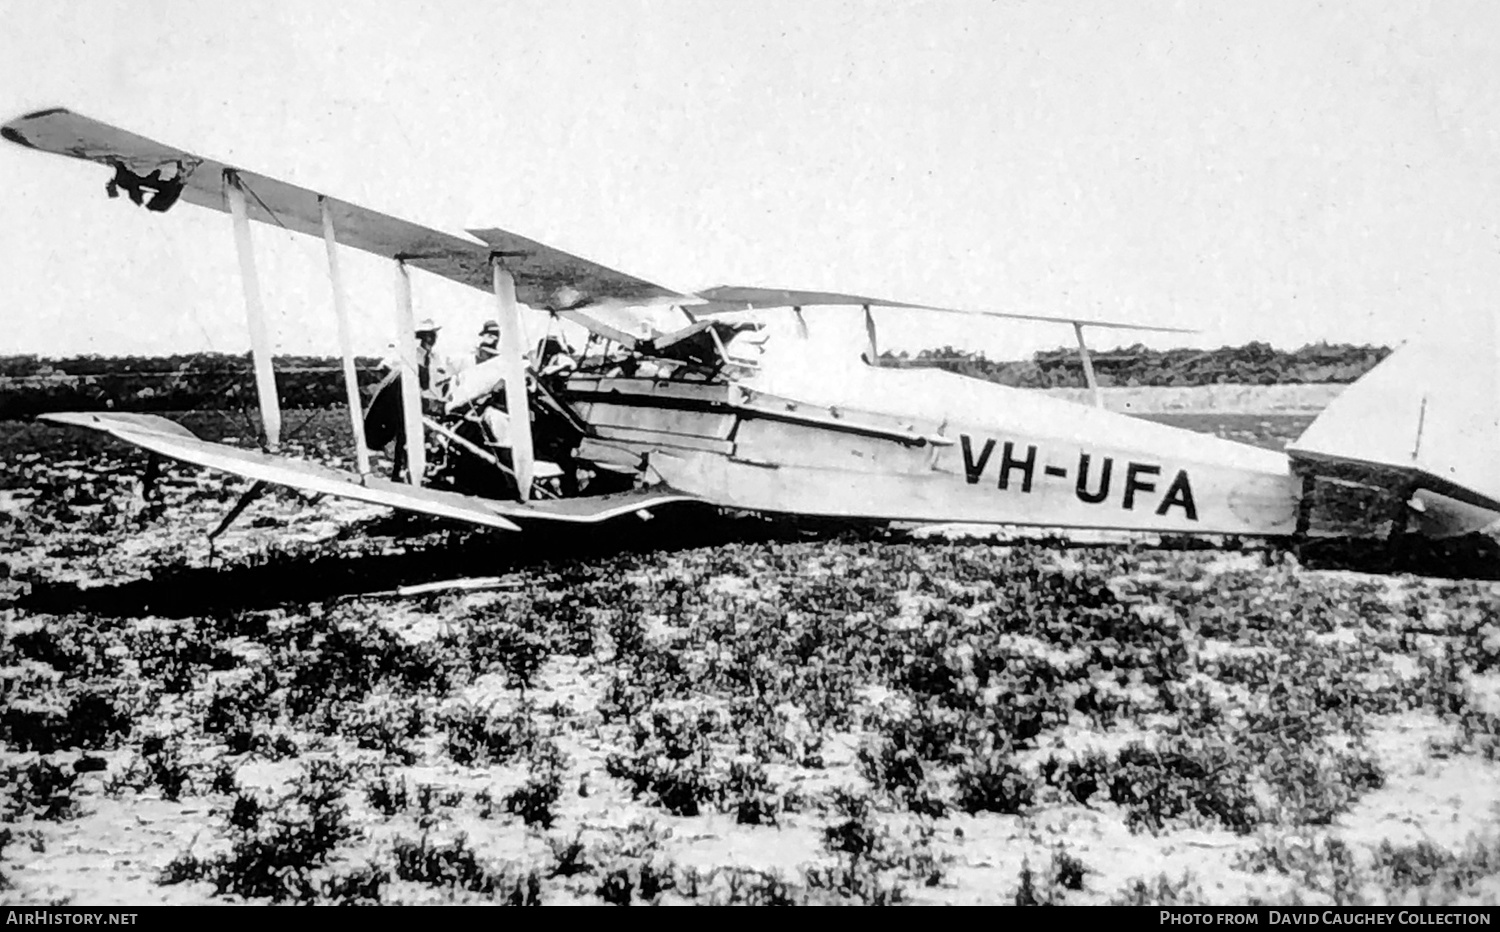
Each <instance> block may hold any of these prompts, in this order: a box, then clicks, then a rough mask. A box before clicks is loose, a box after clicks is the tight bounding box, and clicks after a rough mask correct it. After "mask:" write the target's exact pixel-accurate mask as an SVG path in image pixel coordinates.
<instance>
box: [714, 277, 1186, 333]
mask: <svg viewBox="0 0 1500 932" xmlns="http://www.w3.org/2000/svg"><path fill="white" fill-rule="evenodd" d="M696 296H697V297H698V298H701V299H702V300H703V303H702V304H694V305H691V307H692V312H693V313H694V314H727V313H731V312H734V311H747V310H755V309H758V308H769V307H821V306H835V305H868V306H870V307H894V308H905V309H908V310H917V311H936V312H938V313H941V314H969V315H973V316H976V317H1004V318H1009V319H1012V320H1040V321H1045V322H1047V323H1054V324H1082V325H1084V326H1087V327H1101V328H1105V329H1110V330H1146V331H1154V332H1157V333H1194V332H1196V331H1193V330H1187V329H1183V328H1181V327H1151V326H1143V325H1141V324H1130V323H1123V322H1119V321H1109V320H1094V319H1092V318H1088V317H1059V316H1047V315H1045V314H1016V313H1011V312H1009V311H969V310H961V309H959V308H952V307H933V306H932V305H928V304H908V303H906V302H903V301H889V300H886V299H885V298H867V297H863V296H861V295H853V294H839V293H837V292H827V291H796V290H786V289H782V288H745V287H738V286H731V285H720V286H718V287H716V288H709V289H707V290H706V291H700V292H697V295H696Z"/></svg>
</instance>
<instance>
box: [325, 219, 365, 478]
mask: <svg viewBox="0 0 1500 932" xmlns="http://www.w3.org/2000/svg"><path fill="white" fill-rule="evenodd" d="M318 208H319V212H320V213H321V214H322V215H323V244H324V245H325V246H326V247H328V278H329V280H330V281H331V282H332V283H333V313H334V314H335V315H336V316H337V317H338V321H339V352H340V353H341V354H343V357H344V394H345V396H346V400H347V402H348V404H349V420H350V421H351V422H352V424H353V427H354V462H355V464H356V465H357V466H358V468H359V474H360V475H361V476H368V475H369V474H370V449H369V447H368V446H366V444H365V418H364V405H362V404H361V403H360V400H359V376H358V375H356V374H355V371H354V336H353V334H352V333H351V332H350V330H349V306H348V297H347V295H346V294H345V293H344V280H343V278H342V277H341V276H340V275H339V244H338V239H337V237H336V236H335V235H334V231H333V214H332V213H330V212H329V210H328V198H326V197H323V196H322V195H319V196H318Z"/></svg>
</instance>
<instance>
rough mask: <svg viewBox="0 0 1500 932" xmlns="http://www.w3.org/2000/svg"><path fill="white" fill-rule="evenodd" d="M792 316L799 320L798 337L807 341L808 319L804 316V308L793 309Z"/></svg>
mask: <svg viewBox="0 0 1500 932" xmlns="http://www.w3.org/2000/svg"><path fill="white" fill-rule="evenodd" d="M792 314H793V315H794V316H795V317H796V318H797V336H799V337H801V338H802V339H804V340H806V339H807V318H806V317H803V316H802V308H800V307H794V308H792Z"/></svg>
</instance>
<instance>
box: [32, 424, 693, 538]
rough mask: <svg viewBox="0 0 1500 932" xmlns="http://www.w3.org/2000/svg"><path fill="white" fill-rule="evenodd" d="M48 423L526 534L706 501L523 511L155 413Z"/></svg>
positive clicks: (524, 507)
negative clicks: (201, 431)
mask: <svg viewBox="0 0 1500 932" xmlns="http://www.w3.org/2000/svg"><path fill="white" fill-rule="evenodd" d="M41 419H42V420H46V421H51V422H52V423H55V424H66V425H69V426H73V427H84V428H88V429H90V430H98V431H102V432H104V433H107V434H110V435H111V436H114V437H116V438H118V439H120V440H123V441H125V442H126V443H130V444H134V445H135V446H138V447H141V448H142V449H145V450H149V451H151V452H152V453H157V454H160V455H162V456H166V457H170V458H172V459H175V460H181V461H182V462H184V463H191V464H193V465H195V466H204V467H207V468H209V469H217V470H220V471H223V472H227V473H233V474H234V475H237V476H244V477H245V478H247V479H255V480H257V481H260V482H269V483H272V484H274V485H284V486H288V487H290V488H294V489H301V490H302V491H305V492H316V493H320V494H323V495H333V496H336V497H339V498H349V499H354V500H356V501H362V502H369V503H370V504H373V505H385V506H387V507H390V508H396V509H399V510H401V511H411V512H416V513H418V514H425V515H432V516H434V517H439V518H449V519H452V520H455V521H462V522H464V523H467V524H475V525H480V526H482V527H492V528H499V529H501V530H506V531H519V530H520V529H521V528H520V526H519V525H517V524H516V523H515V521H513V520H511V519H513V518H514V519H522V520H528V521H550V522H563V523H571V524H595V523H598V522H601V521H607V520H609V519H611V518H616V517H620V516H622V515H627V514H634V513H635V512H638V511H641V510H643V509H646V508H651V507H655V506H658V505H664V504H668V503H671V502H687V501H700V499H697V498H695V497H693V496H691V495H684V494H681V493H679V492H675V491H672V490H669V489H668V490H661V489H657V490H652V489H645V490H640V491H635V492H624V493H616V494H612V495H601V496H594V497H584V498H574V499H562V500H558V501H545V502H535V503H529V504H522V503H520V502H506V501H498V500H494V499H487V498H480V497H478V496H474V495H464V494H461V493H459V492H447V491H443V490H440V489H427V488H422V487H420V486H413V485H407V484H404V483H399V482H391V481H389V480H386V479H381V478H378V477H376V476H366V477H363V478H361V477H360V476H358V475H356V474H354V473H351V472H345V471H344V470H339V469H333V468H331V467H328V466H322V465H320V464H318V463H313V462H309V461H307V460H296V459H289V458H286V457H282V456H272V455H270V454H268V453H261V452H259V451H257V450H246V449H241V448H239V447H232V446H229V445H228V444H223V443H213V442H211V441H208V440H203V439H201V438H199V437H198V436H196V435H195V434H194V433H193V432H192V431H190V430H188V429H187V428H186V427H183V426H182V425H181V424H178V423H177V422H175V421H171V420H168V419H167V418H164V417H159V416H157V415H152V414H115V413H109V412H71V411H70V412H62V413H57V414H44V415H41Z"/></svg>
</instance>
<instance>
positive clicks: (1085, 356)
mask: <svg viewBox="0 0 1500 932" xmlns="http://www.w3.org/2000/svg"><path fill="white" fill-rule="evenodd" d="M1073 335H1074V336H1076V337H1077V338H1078V358H1080V359H1082V360H1083V380H1084V382H1085V383H1087V384H1088V387H1089V391H1091V392H1093V393H1094V407H1096V408H1102V407H1104V395H1103V394H1102V393H1100V391H1099V380H1098V379H1096V378H1094V359H1093V357H1092V356H1090V355H1089V345H1088V344H1087V343H1085V342H1084V341H1083V324H1081V323H1079V322H1078V321H1076V320H1075V321H1073Z"/></svg>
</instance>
